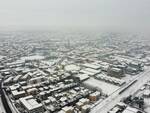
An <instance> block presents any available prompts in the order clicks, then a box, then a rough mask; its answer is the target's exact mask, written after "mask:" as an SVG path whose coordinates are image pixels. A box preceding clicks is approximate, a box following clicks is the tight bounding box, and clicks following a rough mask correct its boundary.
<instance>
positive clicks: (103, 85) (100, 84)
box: [84, 77, 120, 95]
mask: <svg viewBox="0 0 150 113" xmlns="http://www.w3.org/2000/svg"><path fill="white" fill-rule="evenodd" d="M84 84H85V85H87V86H90V87H97V88H100V89H102V91H103V93H105V94H107V95H110V94H112V93H113V92H115V91H116V90H117V89H119V88H120V87H119V86H116V85H113V84H110V83H107V82H104V81H101V80H97V79H95V78H92V77H91V78H89V79H88V80H86V81H84Z"/></svg>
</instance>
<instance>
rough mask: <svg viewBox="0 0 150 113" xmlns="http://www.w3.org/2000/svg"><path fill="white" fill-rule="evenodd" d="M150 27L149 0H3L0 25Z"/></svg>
mask: <svg viewBox="0 0 150 113" xmlns="http://www.w3.org/2000/svg"><path fill="white" fill-rule="evenodd" d="M7 26H21V27H25V26H26V27H30V26H34V27H36V26H41V27H50V26H83V27H85V26H86V27H92V26H94V27H96V26H97V27H101V28H103V27H104V28H114V29H115V28H117V29H122V28H126V29H131V30H133V29H134V30H143V31H144V30H147V31H148V30H149V29H150V0H0V27H7Z"/></svg>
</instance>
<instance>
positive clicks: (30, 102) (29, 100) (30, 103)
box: [19, 96, 42, 110]
mask: <svg viewBox="0 0 150 113" xmlns="http://www.w3.org/2000/svg"><path fill="white" fill-rule="evenodd" d="M19 100H20V102H21V103H22V104H23V105H24V106H25V107H26V109H28V110H33V109H36V108H39V107H42V104H39V103H38V102H37V101H36V100H35V99H33V96H27V97H24V98H20V99H19Z"/></svg>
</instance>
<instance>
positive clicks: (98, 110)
mask: <svg viewBox="0 0 150 113" xmlns="http://www.w3.org/2000/svg"><path fill="white" fill-rule="evenodd" d="M134 80H137V82H135V83H134V84H133V85H131V86H130V87H129V88H128V89H126V90H125V91H124V92H122V93H121V94H119V92H120V91H121V90H122V89H123V88H125V87H126V86H127V85H129V83H128V84H127V85H125V86H124V87H122V88H120V89H119V90H117V91H116V92H114V93H113V94H112V95H110V96H109V97H108V98H107V99H105V100H104V101H102V102H101V103H100V104H98V105H97V106H95V107H94V108H93V109H91V113H107V112H108V111H109V110H110V109H111V108H113V107H114V106H115V105H116V104H117V103H118V102H120V100H121V99H122V98H123V97H127V96H128V95H131V94H134V93H135V92H136V91H137V90H138V89H139V88H140V87H142V86H143V85H144V84H145V83H146V82H147V81H148V80H150V68H148V69H147V70H146V71H145V72H143V73H142V74H140V75H139V76H138V77H136V78H135V79H134ZM134 80H133V81H134Z"/></svg>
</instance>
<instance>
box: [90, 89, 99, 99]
mask: <svg viewBox="0 0 150 113" xmlns="http://www.w3.org/2000/svg"><path fill="white" fill-rule="evenodd" d="M99 97H100V92H98V91H96V92H94V93H92V94H90V96H89V99H90V101H97V100H98V99H99Z"/></svg>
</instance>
